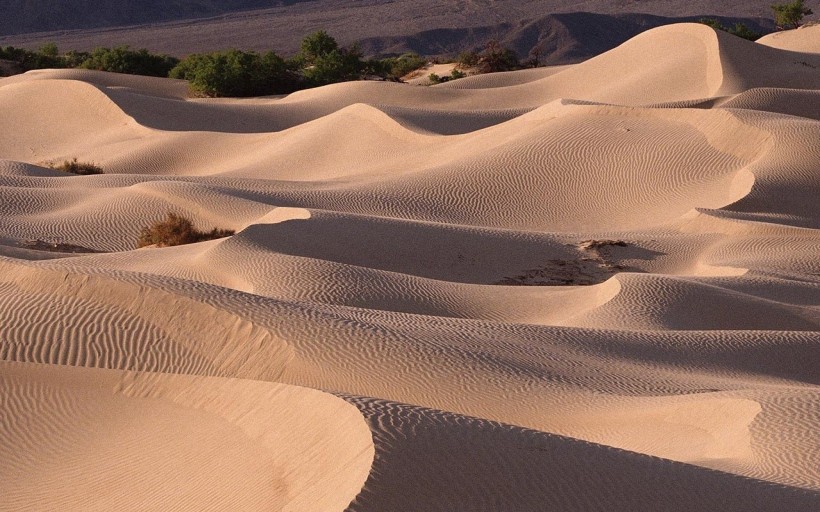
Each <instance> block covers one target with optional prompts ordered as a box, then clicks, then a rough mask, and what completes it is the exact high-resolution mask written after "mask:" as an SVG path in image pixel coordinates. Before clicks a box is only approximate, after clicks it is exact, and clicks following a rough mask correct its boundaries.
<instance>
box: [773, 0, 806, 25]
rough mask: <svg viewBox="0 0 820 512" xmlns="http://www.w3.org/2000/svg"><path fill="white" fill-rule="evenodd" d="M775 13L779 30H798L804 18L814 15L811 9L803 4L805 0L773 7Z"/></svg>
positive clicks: (796, 0) (795, 0)
mask: <svg viewBox="0 0 820 512" xmlns="http://www.w3.org/2000/svg"><path fill="white" fill-rule="evenodd" d="M772 10H773V11H774V19H775V24H776V25H777V27H778V28H783V29H788V28H797V27H799V26H800V23H801V22H802V21H803V17H804V16H808V15H809V14H814V13H813V12H812V10H811V9H809V8H808V7H806V6H805V5H804V4H803V0H794V1H793V2H791V3H788V4H774V5H772Z"/></svg>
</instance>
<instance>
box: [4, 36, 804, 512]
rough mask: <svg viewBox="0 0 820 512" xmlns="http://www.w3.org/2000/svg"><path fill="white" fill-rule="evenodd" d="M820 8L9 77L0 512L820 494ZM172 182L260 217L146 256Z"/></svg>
mask: <svg viewBox="0 0 820 512" xmlns="http://www.w3.org/2000/svg"><path fill="white" fill-rule="evenodd" d="M812 30H813V29H812ZM812 30H799V31H795V32H794V33H790V34H789V35H788V36H787V37H781V38H778V39H777V41H778V44H777V46H779V48H772V47H769V46H765V45H763V44H757V43H753V42H749V41H745V40H741V39H738V38H735V37H733V36H730V35H728V34H724V33H715V32H714V31H713V30H712V29H710V28H708V27H706V26H702V25H674V26H669V27H663V28H660V29H655V30H652V31H649V32H646V33H644V34H642V35H640V36H638V37H636V38H634V39H632V40H630V41H629V42H627V43H625V44H624V45H622V46H620V47H618V48H616V49H615V50H612V51H611V52H608V53H606V54H603V55H601V56H599V57H597V58H594V59H591V60H589V61H587V62H584V63H581V64H577V65H573V66H569V67H565V68H559V69H547V70H543V71H541V72H523V73H522V74H521V75H517V74H515V73H512V74H505V75H499V76H495V77H493V76H488V77H473V78H469V79H466V80H464V81H455V82H451V83H448V84H443V85H442V86H434V87H429V88H426V87H417V86H409V85H402V84H393V83H380V82H356V83H344V84H337V85H332V86H327V87H323V88H319V89H314V90H307V91H302V92H298V93H295V94H292V95H290V96H288V97H285V98H259V99H250V100H201V99H200V100H192V99H186V84H185V83H183V82H176V81H170V80H164V79H152V78H142V77H131V76H120V75H112V74H103V73H96V72H86V71H77V70H74V71H39V72H30V73H27V74H25V75H21V76H17V77H12V78H7V79H3V80H0V112H2V115H0V134H2V135H0V158H3V159H4V160H2V161H0V326H2V329H1V330H0V359H2V361H3V362H2V363H0V388H1V389H2V392H1V393H0V418H2V421H0V428H2V431H1V432H0V461H2V462H1V463H0V496H2V497H3V498H2V499H0V509H2V510H72V509H73V510H128V509H145V508H148V509H154V510H345V509H348V510H355V511H386V510H391V511H396V510H407V511H417V510H424V511H434V510H442V511H458V510H464V511H475V510H515V511H526V510H533V511H536V510H563V511H572V510H579V511H580V510H584V511H587V510H607V511H621V510H623V511H634V510H665V511H677V510H679V511H691V510H703V511H706V510H710V511H711V510H724V511H733V510H737V511H748V510H766V511H780V510H789V511H816V510H818V509H820V469H818V468H820V438H818V434H817V432H818V429H820V407H818V403H820V386H819V385H820V372H819V371H818V362H820V258H818V253H820V231H818V230H819V229H820V208H819V207H818V198H819V197H820V55H818V54H816V53H798V52H797V51H792V50H791V49H793V50H805V49H806V48H807V47H808V46H810V44H811V43H810V42H806V41H804V40H803V39H801V34H802V35H805V36H806V37H808V38H812V37H814V36H813V34H814V32H813V31H812ZM504 80H509V83H508V84H505V83H504ZM73 157H77V158H79V159H80V160H81V161H92V162H95V163H97V164H99V165H101V166H102V167H103V168H104V169H105V171H106V174H102V175H95V176H72V175H66V174H64V173H62V172H60V171H56V170H51V169H48V168H46V167H45V162H49V161H58V162H59V161H62V160H64V159H70V158H73ZM169 211H172V212H176V213H178V214H182V215H185V216H188V217H190V218H191V219H193V220H194V221H195V224H196V226H197V227H198V228H200V229H205V230H208V229H211V228H212V227H219V228H229V229H235V230H236V231H237V233H236V234H235V235H233V236H231V237H228V238H223V239H218V240H212V241H207V242H201V243H197V244H191V245H186V246H179V247H168V248H147V249H140V250H136V249H134V247H135V244H136V239H137V236H138V234H139V232H140V229H141V228H142V227H143V226H146V225H148V224H150V223H152V222H154V221H157V220H160V219H162V218H164V217H165V215H166V213H167V212H169ZM32 241H42V242H32ZM62 244H64V245H62ZM63 247H65V248H70V249H71V250H70V251H69V250H68V249H65V252H60V251H61V250H63V249H61V248H63ZM82 248H88V249H93V250H96V251H104V252H98V253H80V252H76V251H79V250H82ZM44 249H49V250H44Z"/></svg>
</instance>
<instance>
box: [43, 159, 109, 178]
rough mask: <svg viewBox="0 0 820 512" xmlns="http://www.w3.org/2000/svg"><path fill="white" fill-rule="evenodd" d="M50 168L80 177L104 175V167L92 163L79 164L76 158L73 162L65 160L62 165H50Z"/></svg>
mask: <svg viewBox="0 0 820 512" xmlns="http://www.w3.org/2000/svg"><path fill="white" fill-rule="evenodd" d="M49 167H51V168H52V169H56V170H58V171H64V172H70V173H71V174H78V175H80V176H88V175H91V174H102V173H103V170H102V167H100V166H98V165H96V164H92V163H91V162H78V161H77V159H76V158H74V159H72V160H64V161H63V163H62V164H60V165H54V164H49Z"/></svg>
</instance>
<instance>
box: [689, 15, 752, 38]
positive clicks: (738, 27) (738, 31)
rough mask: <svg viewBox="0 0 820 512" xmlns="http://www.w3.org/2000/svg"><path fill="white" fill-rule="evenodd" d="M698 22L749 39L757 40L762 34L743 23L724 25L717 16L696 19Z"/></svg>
mask: <svg viewBox="0 0 820 512" xmlns="http://www.w3.org/2000/svg"><path fill="white" fill-rule="evenodd" d="M698 23H701V24H703V25H707V26H709V27H712V28H713V29H715V30H722V31H723V32H728V33H730V34H732V35H733V36H737V37H741V38H743V39H748V40H749V41H757V40H758V39H760V38H761V36H762V35H763V34H760V33H759V32H755V31H754V30H752V29H750V28H749V27H747V26H746V25H745V24H743V23H735V26H734V27H732V28H728V27H724V26H723V24H722V23H721V22H720V20H718V19H717V18H701V19H700V20H698Z"/></svg>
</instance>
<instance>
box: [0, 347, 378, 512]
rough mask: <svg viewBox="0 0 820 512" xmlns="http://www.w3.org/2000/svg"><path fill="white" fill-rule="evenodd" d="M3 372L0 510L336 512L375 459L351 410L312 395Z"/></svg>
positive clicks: (259, 385)
mask: <svg viewBox="0 0 820 512" xmlns="http://www.w3.org/2000/svg"><path fill="white" fill-rule="evenodd" d="M0 368H1V369H2V372H0V374H1V375H2V376H1V377H0V387H2V389H3V395H4V396H5V400H4V401H3V405H2V407H1V408H0V417H3V418H4V421H3V422H2V425H3V426H4V427H3V435H2V436H0V438H2V441H0V453H2V455H3V460H4V464H3V470H2V476H3V478H2V481H0V490H2V493H3V501H4V506H11V507H15V506H21V507H23V508H32V507H35V508H42V509H56V508H59V509H80V508H81V509H83V510H111V509H112V508H114V509H120V510H123V509H128V508H131V507H133V506H134V505H135V504H140V506H142V507H145V506H149V507H151V508H156V509H163V510H224V509H225V508H238V509H242V510H271V509H274V510H305V511H309V510H310V511H313V510H344V509H345V508H346V507H347V505H348V504H349V502H350V501H351V500H352V499H353V498H354V497H355V496H356V495H357V494H358V492H359V491H360V489H361V487H362V485H363V483H364V481H365V479H366V477H367V475H368V473H369V470H370V464H371V462H372V460H373V455H374V450H373V442H372V439H371V436H370V431H369V429H368V428H367V426H366V424H365V423H364V422H363V421H362V416H361V415H360V414H359V413H358V411H356V409H355V408H353V407H351V406H350V405H348V404H345V403H344V401H342V400H340V399H338V398H336V397H333V396H331V395H328V394H325V393H321V392H319V391H315V390H310V389H304V388H297V387H294V386H287V385H284V384H273V383H266V382H255V381H243V380H236V379H230V380H229V379H218V378H213V377H192V376H182V375H171V374H149V373H133V372H120V371H111V370H90V369H80V368H71V367H63V366H48V365H46V366H44V365H33V364H19V363H0ZM43 489H47V490H48V492H45V493H44V492H43Z"/></svg>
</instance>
